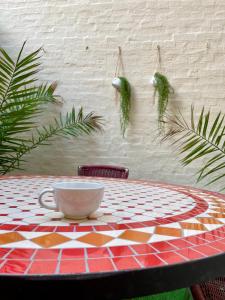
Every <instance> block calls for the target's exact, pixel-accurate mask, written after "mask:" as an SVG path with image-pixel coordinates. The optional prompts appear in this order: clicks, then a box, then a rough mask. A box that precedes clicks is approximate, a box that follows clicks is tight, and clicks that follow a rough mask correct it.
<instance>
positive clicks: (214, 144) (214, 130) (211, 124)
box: [163, 107, 225, 184]
mask: <svg viewBox="0 0 225 300" xmlns="http://www.w3.org/2000/svg"><path fill="white" fill-rule="evenodd" d="M166 123H167V125H168V126H169V129H168V131H167V132H166V133H165V135H164V136H163V140H167V139H172V140H173V144H177V147H178V149H179V151H178V153H179V154H180V155H182V158H181V162H182V164H183V165H184V166H186V165H188V164H190V163H192V162H194V161H196V160H199V159H201V158H203V157H204V158H206V161H205V162H204V163H203V165H202V167H201V168H200V170H199V171H198V173H197V174H198V178H197V180H198V181H200V180H202V179H205V178H208V177H211V176H214V177H213V178H212V179H211V180H210V181H209V182H208V184H212V183H214V182H216V181H219V180H220V179H222V178H223V177H224V176H225V175H223V174H222V175H221V172H222V171H223V169H224V168H225V122H224V115H223V114H222V113H221V112H219V113H218V114H217V115H216V117H214V119H212V117H211V112H210V111H208V112H205V108H204V107H203V108H202V110H201V113H200V115H199V117H198V120H197V122H195V111H194V107H192V108H191V121H190V124H189V123H188V122H186V121H185V119H184V118H183V116H182V115H181V113H179V114H178V115H175V116H168V115H167V117H166Z"/></svg>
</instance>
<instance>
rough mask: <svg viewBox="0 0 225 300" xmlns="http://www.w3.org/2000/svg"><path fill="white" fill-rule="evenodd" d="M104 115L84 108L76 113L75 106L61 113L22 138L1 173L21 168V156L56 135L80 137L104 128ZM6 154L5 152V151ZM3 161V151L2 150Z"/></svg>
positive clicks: (0, 169)
mask: <svg viewBox="0 0 225 300" xmlns="http://www.w3.org/2000/svg"><path fill="white" fill-rule="evenodd" d="M102 121H103V119H102V117H101V116H97V115H95V114H94V113H93V112H91V113H88V114H86V115H84V114H83V108H80V110H79V111H78V113H76V111H75V108H74V107H73V108H72V110H71V112H70V113H67V115H66V116H65V117H63V116H62V115H60V117H59V118H58V119H55V120H54V122H53V124H51V125H48V126H42V127H41V128H37V129H36V132H34V133H33V134H32V136H31V138H30V139H27V140H22V143H19V146H18V147H16V148H17V151H16V152H17V153H16V156H14V157H11V156H9V157H8V160H7V161H6V163H4V164H1V166H0V174H6V173H7V172H9V171H10V170H12V169H15V168H20V162H21V157H22V156H24V155H25V154H27V153H29V152H30V151H31V150H33V149H35V148H37V147H38V146H41V145H48V144H49V142H50V141H52V140H53V139H54V138H56V136H62V137H67V136H73V137H78V136H81V135H83V134H85V135H90V134H92V133H93V132H97V131H101V130H102V124H103V123H102ZM13 147H14V146H12V150H13ZM4 154H5V153H4ZM0 162H1V152H0Z"/></svg>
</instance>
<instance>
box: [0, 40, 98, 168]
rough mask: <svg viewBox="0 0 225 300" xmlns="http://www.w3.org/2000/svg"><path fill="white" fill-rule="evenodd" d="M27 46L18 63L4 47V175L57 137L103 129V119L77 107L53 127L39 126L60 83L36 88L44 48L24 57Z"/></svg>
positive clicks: (0, 161)
mask: <svg viewBox="0 0 225 300" xmlns="http://www.w3.org/2000/svg"><path fill="white" fill-rule="evenodd" d="M25 44H26V43H23V45H22V48H21V50H20V51H19V54H18V56H17V58H16V60H15V61H14V60H13V59H12V58H11V57H10V56H9V55H8V54H7V52H6V51H5V50H4V49H2V48H0V174H6V173H7V172H9V171H11V170H13V169H18V168H20V164H21V162H23V161H24V160H23V156H24V155H25V154H26V153H28V152H30V151H31V150H32V149H34V148H36V147H38V146H39V145H44V144H47V143H49V141H50V140H51V139H52V138H53V136H57V135H61V136H74V137H78V136H79V135H81V134H87V135H89V134H91V133H92V132H94V131H98V130H100V129H101V126H102V124H101V117H99V116H96V115H95V114H94V113H90V114H87V115H84V114H83V110H82V109H80V110H79V111H78V113H76V112H75V109H74V108H73V109H72V111H71V112H70V113H68V114H67V115H66V117H63V116H61V115H60V116H59V118H58V119H55V121H53V123H52V124H50V125H49V126H46V127H44V126H43V127H41V128H39V127H38V124H37V123H36V121H35V119H34V117H37V116H39V115H40V114H42V113H44V112H45V111H46V104H48V103H54V102H55V96H54V92H55V89H56V87H57V84H56V82H53V83H52V84H41V85H35V82H36V80H37V78H36V77H35V76H36V74H37V73H38V72H39V66H40V62H39V58H40V52H41V48H39V49H37V50H36V51H34V52H32V53H30V54H28V55H26V56H23V51H24V47H25ZM35 129H36V130H35ZM34 130H35V134H34V133H33V132H34Z"/></svg>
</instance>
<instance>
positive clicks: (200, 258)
mask: <svg viewBox="0 0 225 300" xmlns="http://www.w3.org/2000/svg"><path fill="white" fill-rule="evenodd" d="M59 181H94V182H96V181H97V182H102V183H103V184H104V185H105V194H104V199H103V201H102V203H101V207H100V211H101V212H102V215H101V216H100V217H99V218H98V219H96V220H88V219H83V220H77V221H76V220H68V219H64V217H63V215H62V213H60V212H55V211H50V210H47V209H45V208H41V207H40V206H39V204H38V201H37V198H38V195H39V193H40V191H41V190H43V189H45V188H48V187H50V186H51V185H52V184H53V183H55V182H59ZM46 197H49V198H46V199H45V201H47V202H49V203H50V204H51V202H52V201H53V199H52V198H51V197H52V196H51V195H49V196H46ZM224 251H225V197H224V196H223V195H221V194H217V193H213V192H208V191H204V190H198V189H194V188H189V187H183V186H175V185H170V184H165V183H157V182H149V181H130V180H118V179H103V178H102V179H100V178H88V177H82V178H81V177H72V176H70V177H67V176H60V177H55V176H20V177H1V178H0V282H2V283H4V284H5V286H7V284H9V285H10V284H12V283H13V284H14V287H16V285H17V284H18V285H19V286H20V287H21V286H23V285H27V286H29V287H32V286H33V287H35V286H36V287H37V286H38V284H40V283H41V287H42V288H43V287H45V286H48V287H51V285H52V286H54V289H57V288H58V289H60V288H62V289H64V288H65V287H66V288H71V289H73V291H75V292H76V294H77V292H79V293H80V292H81V293H82V294H83V296H84V298H85V297H87V298H88V297H89V298H88V299H92V298H93V299H94V298H96V299H101V298H104V299H117V298H128V297H134V296H137V295H145V294H151V293H158V292H162V291H166V290H172V289H176V288H180V287H186V286H190V285H192V284H193V283H197V282H199V281H203V280H207V279H211V278H213V277H215V276H219V275H224V274H225V270H224V263H225V255H224ZM55 281H57V285H55ZM2 286H3V285H1V287H2ZM90 295H91V296H90ZM85 299H86V298H85Z"/></svg>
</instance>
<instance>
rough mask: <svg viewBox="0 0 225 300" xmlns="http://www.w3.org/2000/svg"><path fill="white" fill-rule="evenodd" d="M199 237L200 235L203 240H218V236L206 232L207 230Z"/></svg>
mask: <svg viewBox="0 0 225 300" xmlns="http://www.w3.org/2000/svg"><path fill="white" fill-rule="evenodd" d="M201 237H202V238H203V239H204V240H206V241H216V240H218V236H216V235H214V234H211V233H208V232H206V233H203V234H202V235H201Z"/></svg>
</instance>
